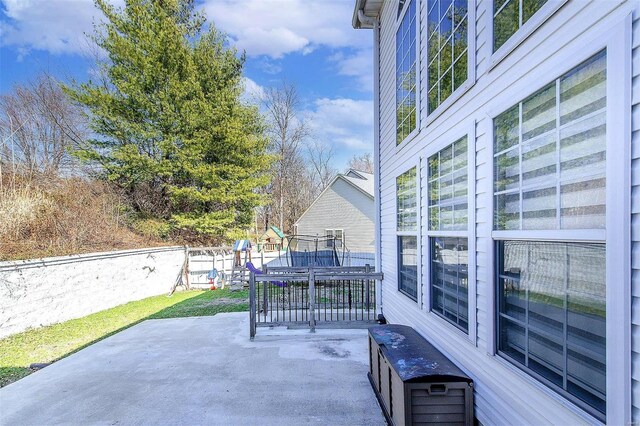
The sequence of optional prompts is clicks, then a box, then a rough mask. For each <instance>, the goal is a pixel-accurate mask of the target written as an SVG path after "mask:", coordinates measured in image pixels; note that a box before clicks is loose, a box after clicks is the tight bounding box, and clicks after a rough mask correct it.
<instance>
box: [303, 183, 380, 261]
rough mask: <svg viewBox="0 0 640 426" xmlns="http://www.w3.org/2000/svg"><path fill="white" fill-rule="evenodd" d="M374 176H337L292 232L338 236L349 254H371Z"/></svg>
mask: <svg viewBox="0 0 640 426" xmlns="http://www.w3.org/2000/svg"><path fill="white" fill-rule="evenodd" d="M374 211H375V209H374V204H373V175H372V174H371V173H364V172H361V171H357V170H349V171H348V172H347V173H345V174H339V175H337V176H336V177H335V178H334V179H333V180H332V181H331V183H330V184H329V185H327V187H326V188H325V189H324V190H323V191H322V193H321V194H320V195H318V197H317V198H316V199H315V200H314V201H313V203H312V204H311V206H309V208H308V209H307V210H306V211H305V212H304V213H303V214H302V215H301V216H300V218H298V220H297V221H296V222H295V224H294V229H295V233H296V234H298V235H309V236H320V237H324V236H328V237H335V238H337V239H341V240H342V241H343V244H344V245H345V247H346V248H347V249H348V250H349V251H350V252H352V253H354V254H355V253H373V252H374V251H375V245H374V221H375V216H374Z"/></svg>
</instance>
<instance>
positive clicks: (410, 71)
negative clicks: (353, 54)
mask: <svg viewBox="0 0 640 426" xmlns="http://www.w3.org/2000/svg"><path fill="white" fill-rule="evenodd" d="M416 2H417V0H407V1H404V2H403V4H402V5H401V6H399V11H398V15H399V18H400V21H399V22H398V29H397V31H396V144H397V145H400V143H402V141H403V140H405V138H406V137H407V136H409V134H411V132H413V131H414V130H415V129H416V124H417V117H418V111H417V105H416V100H417V98H416V87H417V83H416V80H417V79H416V71H417V66H416V57H417V55H416V53H417V50H418V47H417V46H418V42H417V37H416V25H417V22H416V19H417V18H416Z"/></svg>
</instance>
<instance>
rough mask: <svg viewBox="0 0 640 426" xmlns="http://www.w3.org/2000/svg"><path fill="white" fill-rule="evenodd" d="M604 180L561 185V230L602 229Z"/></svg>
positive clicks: (604, 199) (603, 226)
mask: <svg viewBox="0 0 640 426" xmlns="http://www.w3.org/2000/svg"><path fill="white" fill-rule="evenodd" d="M605 185H606V182H605V179H604V178H601V179H592V180H589V181H585V182H577V183H572V184H566V185H562V186H561V187H560V207H561V209H560V218H561V223H562V228H563V229H604V228H605V216H606V208H605V205H606V186H605Z"/></svg>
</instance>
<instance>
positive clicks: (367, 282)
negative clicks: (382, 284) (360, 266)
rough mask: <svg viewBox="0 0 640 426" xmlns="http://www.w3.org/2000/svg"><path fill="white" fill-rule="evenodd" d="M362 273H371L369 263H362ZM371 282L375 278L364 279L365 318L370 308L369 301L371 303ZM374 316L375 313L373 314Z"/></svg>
mask: <svg viewBox="0 0 640 426" xmlns="http://www.w3.org/2000/svg"><path fill="white" fill-rule="evenodd" d="M364 273H365V274H367V275H369V274H370V273H371V265H369V264H368V263H367V264H366V265H364ZM371 282H374V283H375V282H376V281H375V280H370V279H368V278H367V279H366V280H365V283H366V284H365V285H366V286H367V295H366V304H367V318H368V317H369V309H370V303H371V293H370V292H371ZM373 316H374V318H375V314H374V315H373Z"/></svg>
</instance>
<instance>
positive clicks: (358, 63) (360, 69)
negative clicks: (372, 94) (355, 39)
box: [329, 48, 373, 91]
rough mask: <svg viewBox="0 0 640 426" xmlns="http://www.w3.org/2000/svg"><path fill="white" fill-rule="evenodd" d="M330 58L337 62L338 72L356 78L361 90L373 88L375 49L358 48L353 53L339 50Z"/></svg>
mask: <svg viewBox="0 0 640 426" xmlns="http://www.w3.org/2000/svg"><path fill="white" fill-rule="evenodd" d="M329 60H330V61H332V62H335V64H336V67H337V72H338V74H340V75H345V76H348V77H353V78H355V79H356V80H357V81H358V85H359V89H360V90H363V91H371V90H373V50H372V49H371V48H365V49H358V50H356V51H355V53H353V54H351V55H349V54H347V55H345V54H344V53H342V52H339V53H337V54H335V55H333V56H331V57H330V58H329Z"/></svg>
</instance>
